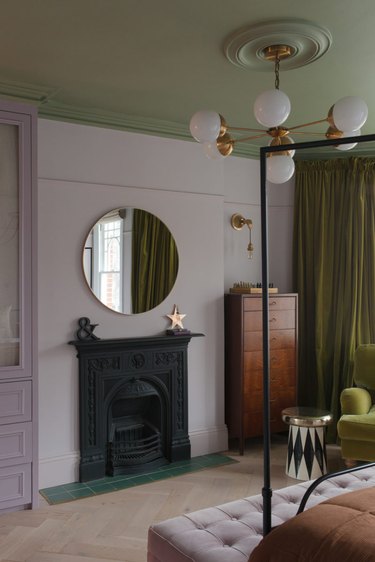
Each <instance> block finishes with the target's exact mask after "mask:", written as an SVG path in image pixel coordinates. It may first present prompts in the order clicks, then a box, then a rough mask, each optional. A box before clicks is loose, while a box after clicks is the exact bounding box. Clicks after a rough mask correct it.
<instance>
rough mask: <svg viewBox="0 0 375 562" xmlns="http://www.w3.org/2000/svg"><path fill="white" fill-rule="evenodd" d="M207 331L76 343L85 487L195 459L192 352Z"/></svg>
mask: <svg viewBox="0 0 375 562" xmlns="http://www.w3.org/2000/svg"><path fill="white" fill-rule="evenodd" d="M201 335H203V334H188V335H181V336H155V337H144V338H126V339H111V340H98V339H96V340H83V341H80V340H75V341H72V342H69V343H70V344H73V345H74V346H75V347H76V349H77V351H78V354H77V357H78V359H79V382H80V384H79V387H80V389H79V397H80V400H79V402H80V406H79V419H80V449H81V459H80V470H79V478H80V482H86V481H89V480H93V479H97V478H102V477H104V476H105V475H110V476H113V475H116V474H136V473H142V472H145V471H148V470H150V469H152V468H154V467H157V466H161V465H163V464H167V463H170V462H175V461H178V460H185V459H189V458H190V440H189V435H188V403H187V347H188V343H189V341H190V339H191V338H192V337H194V336H201Z"/></svg>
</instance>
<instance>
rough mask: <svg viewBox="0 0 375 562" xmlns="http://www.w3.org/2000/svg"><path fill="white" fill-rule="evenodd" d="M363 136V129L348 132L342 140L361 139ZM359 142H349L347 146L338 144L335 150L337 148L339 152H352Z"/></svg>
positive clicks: (343, 135)
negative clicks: (347, 138) (361, 135)
mask: <svg viewBox="0 0 375 562" xmlns="http://www.w3.org/2000/svg"><path fill="white" fill-rule="evenodd" d="M360 134H361V129H358V131H348V132H345V133H343V134H342V138H345V137H359V136H360ZM357 144H358V143H357V142H348V143H347V144H338V145H337V146H335V148H337V150H351V149H352V148H354V147H355V146H357Z"/></svg>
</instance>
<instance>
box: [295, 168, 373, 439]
mask: <svg viewBox="0 0 375 562" xmlns="http://www.w3.org/2000/svg"><path fill="white" fill-rule="evenodd" d="M295 182H296V184H295V211H294V212H295V215H294V248H293V276H294V285H295V287H294V289H295V291H296V292H297V293H298V295H299V360H298V361H299V391H298V392H299V404H300V405H309V406H316V407H319V408H324V409H328V410H330V411H331V412H332V413H333V415H334V419H335V421H337V419H338V418H339V416H340V402H339V399H340V393H341V390H342V389H343V388H345V387H348V386H351V384H352V366H353V353H354V350H355V349H356V347H357V346H358V344H360V343H372V342H375V295H374V292H375V160H373V159H369V158H348V159H338V160H327V161H306V162H297V163H296V177H295ZM335 435H336V424H335V423H334V424H332V425H331V426H330V427H329V437H330V438H331V439H332V438H333V437H334V436H335Z"/></svg>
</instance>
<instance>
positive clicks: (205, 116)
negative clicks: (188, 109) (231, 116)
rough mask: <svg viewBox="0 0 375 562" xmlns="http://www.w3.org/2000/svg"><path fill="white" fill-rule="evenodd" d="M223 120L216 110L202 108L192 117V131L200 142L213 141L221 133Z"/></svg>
mask: <svg viewBox="0 0 375 562" xmlns="http://www.w3.org/2000/svg"><path fill="white" fill-rule="evenodd" d="M220 127H221V120H220V115H219V114H218V113H216V111H210V110H202V111H197V112H196V113H194V115H193V117H192V118H191V119H190V132H191V134H192V136H193V137H194V138H195V140H197V141H198V142H213V141H215V140H216V139H217V137H218V136H219V134H220Z"/></svg>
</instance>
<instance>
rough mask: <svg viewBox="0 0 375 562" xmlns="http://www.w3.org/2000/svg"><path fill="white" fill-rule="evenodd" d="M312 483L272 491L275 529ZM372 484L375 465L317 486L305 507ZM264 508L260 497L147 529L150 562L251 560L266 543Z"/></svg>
mask: <svg viewBox="0 0 375 562" xmlns="http://www.w3.org/2000/svg"><path fill="white" fill-rule="evenodd" d="M310 484H311V482H303V483H299V484H295V485H294V486H290V487H288V488H282V489H280V490H277V491H275V492H273V495H272V526H277V525H280V524H281V523H284V522H285V521H287V520H288V519H290V518H291V517H294V515H295V514H296V512H297V509H298V505H299V502H300V500H301V499H302V496H303V494H304V493H305V491H306V489H307V488H308V487H309V485H310ZM370 486H375V467H372V468H367V469H363V470H360V471H358V472H355V473H353V474H343V475H340V476H336V477H335V478H332V479H330V480H326V481H324V482H322V483H321V484H320V485H319V486H318V488H317V489H316V490H315V491H314V492H313V494H312V495H311V496H310V498H309V500H308V502H307V506H306V509H307V508H310V507H313V506H314V505H316V504H318V503H320V502H322V501H324V500H326V499H329V498H332V497H334V496H337V495H338V494H343V493H345V492H351V491H354V490H358V489H360V488H363V487H370ZM262 508H263V500H262V496H261V495H260V494H259V495H257V496H252V497H249V498H244V499H240V500H236V501H232V502H229V503H225V504H223V505H219V506H217V507H209V508H206V509H201V510H199V511H195V512H193V513H186V514H185V515H181V516H178V517H174V518H172V519H168V520H166V521H162V522H160V523H155V524H154V525H152V526H151V527H150V528H149V531H148V547H147V562H224V561H225V562H247V560H248V558H249V556H250V553H251V552H252V551H253V550H254V548H255V547H256V546H257V544H258V543H259V542H260V540H261V539H262V525H263V513H262Z"/></svg>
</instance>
